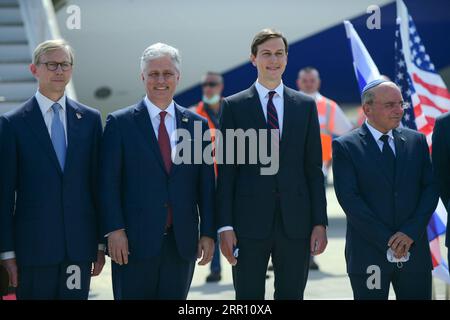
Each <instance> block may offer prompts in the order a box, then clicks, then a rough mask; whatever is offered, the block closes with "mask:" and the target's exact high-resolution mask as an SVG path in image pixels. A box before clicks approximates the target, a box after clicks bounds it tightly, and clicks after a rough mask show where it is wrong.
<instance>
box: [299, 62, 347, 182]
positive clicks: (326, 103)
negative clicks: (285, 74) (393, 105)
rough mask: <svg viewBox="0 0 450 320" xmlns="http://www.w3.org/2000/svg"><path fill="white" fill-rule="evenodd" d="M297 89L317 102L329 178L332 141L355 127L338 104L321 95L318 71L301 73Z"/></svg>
mask: <svg viewBox="0 0 450 320" xmlns="http://www.w3.org/2000/svg"><path fill="white" fill-rule="evenodd" d="M297 87H298V89H299V90H300V92H302V93H303V94H306V95H308V96H310V97H311V98H313V99H314V100H315V101H316V105H317V113H318V116H319V123H320V138H321V140H322V162H323V169H324V175H325V177H326V176H327V173H328V169H329V166H330V164H331V160H332V159H331V155H332V150H331V141H332V139H333V137H336V136H340V135H343V134H344V133H347V132H349V131H350V130H352V129H353V125H352V124H351V123H350V121H349V120H348V119H347V117H346V116H345V114H344V112H343V111H342V109H341V108H340V107H339V106H338V104H337V103H336V102H335V101H333V100H331V99H329V98H326V97H324V96H322V95H321V94H320V93H319V88H320V76H319V72H318V71H317V69H315V68H312V67H306V68H303V69H301V70H300V71H299V73H298V79H297Z"/></svg>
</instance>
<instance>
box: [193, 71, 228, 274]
mask: <svg viewBox="0 0 450 320" xmlns="http://www.w3.org/2000/svg"><path fill="white" fill-rule="evenodd" d="M222 91H223V77H222V75H221V74H220V73H217V72H212V71H208V72H207V73H206V74H205V75H204V76H203V77H202V93H203V96H202V101H200V102H199V103H198V104H197V105H196V106H194V107H192V108H191V110H192V111H194V112H196V113H197V114H199V115H201V116H202V117H204V118H206V119H207V120H208V126H209V128H210V129H211V131H212V132H211V140H212V141H213V143H214V139H215V137H214V130H215V129H216V128H219V124H220V116H221V114H222ZM214 172H215V174H216V177H217V165H216V163H214ZM221 271H222V268H221V266H220V249H219V242H218V241H216V245H215V250H214V256H213V259H212V261H211V273H210V274H209V275H208V276H207V277H206V282H219V281H220V280H221V279H222V275H221Z"/></svg>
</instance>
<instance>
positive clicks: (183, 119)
mask: <svg viewBox="0 0 450 320" xmlns="http://www.w3.org/2000/svg"><path fill="white" fill-rule="evenodd" d="M181 121H182V122H188V121H189V119H188V118H186V117H183V118H181Z"/></svg>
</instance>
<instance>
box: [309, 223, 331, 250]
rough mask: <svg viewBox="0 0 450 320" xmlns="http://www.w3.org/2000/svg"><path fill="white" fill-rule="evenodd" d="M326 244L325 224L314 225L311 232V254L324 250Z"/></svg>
mask: <svg viewBox="0 0 450 320" xmlns="http://www.w3.org/2000/svg"><path fill="white" fill-rule="evenodd" d="M327 244H328V240H327V229H326V228H325V226H322V225H317V226H314V228H313V230H312V233H311V243H310V246H311V255H313V256H317V255H319V254H321V253H322V252H324V251H325V248H326V247H327Z"/></svg>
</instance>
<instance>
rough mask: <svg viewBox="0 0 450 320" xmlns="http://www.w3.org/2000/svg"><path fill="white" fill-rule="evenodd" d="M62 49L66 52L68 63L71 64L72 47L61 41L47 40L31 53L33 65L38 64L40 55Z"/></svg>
mask: <svg viewBox="0 0 450 320" xmlns="http://www.w3.org/2000/svg"><path fill="white" fill-rule="evenodd" d="M58 49H63V50H65V51H66V52H67V54H68V55H69V58H70V63H73V49H72V47H71V46H70V45H69V44H68V43H67V42H66V41H65V40H63V39H55V40H47V41H44V42H42V43H40V44H39V45H38V46H37V47H36V49H34V52H33V64H34V65H37V64H39V63H40V61H39V59H40V58H41V56H42V55H44V54H46V53H47V52H49V51H53V50H58Z"/></svg>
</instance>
